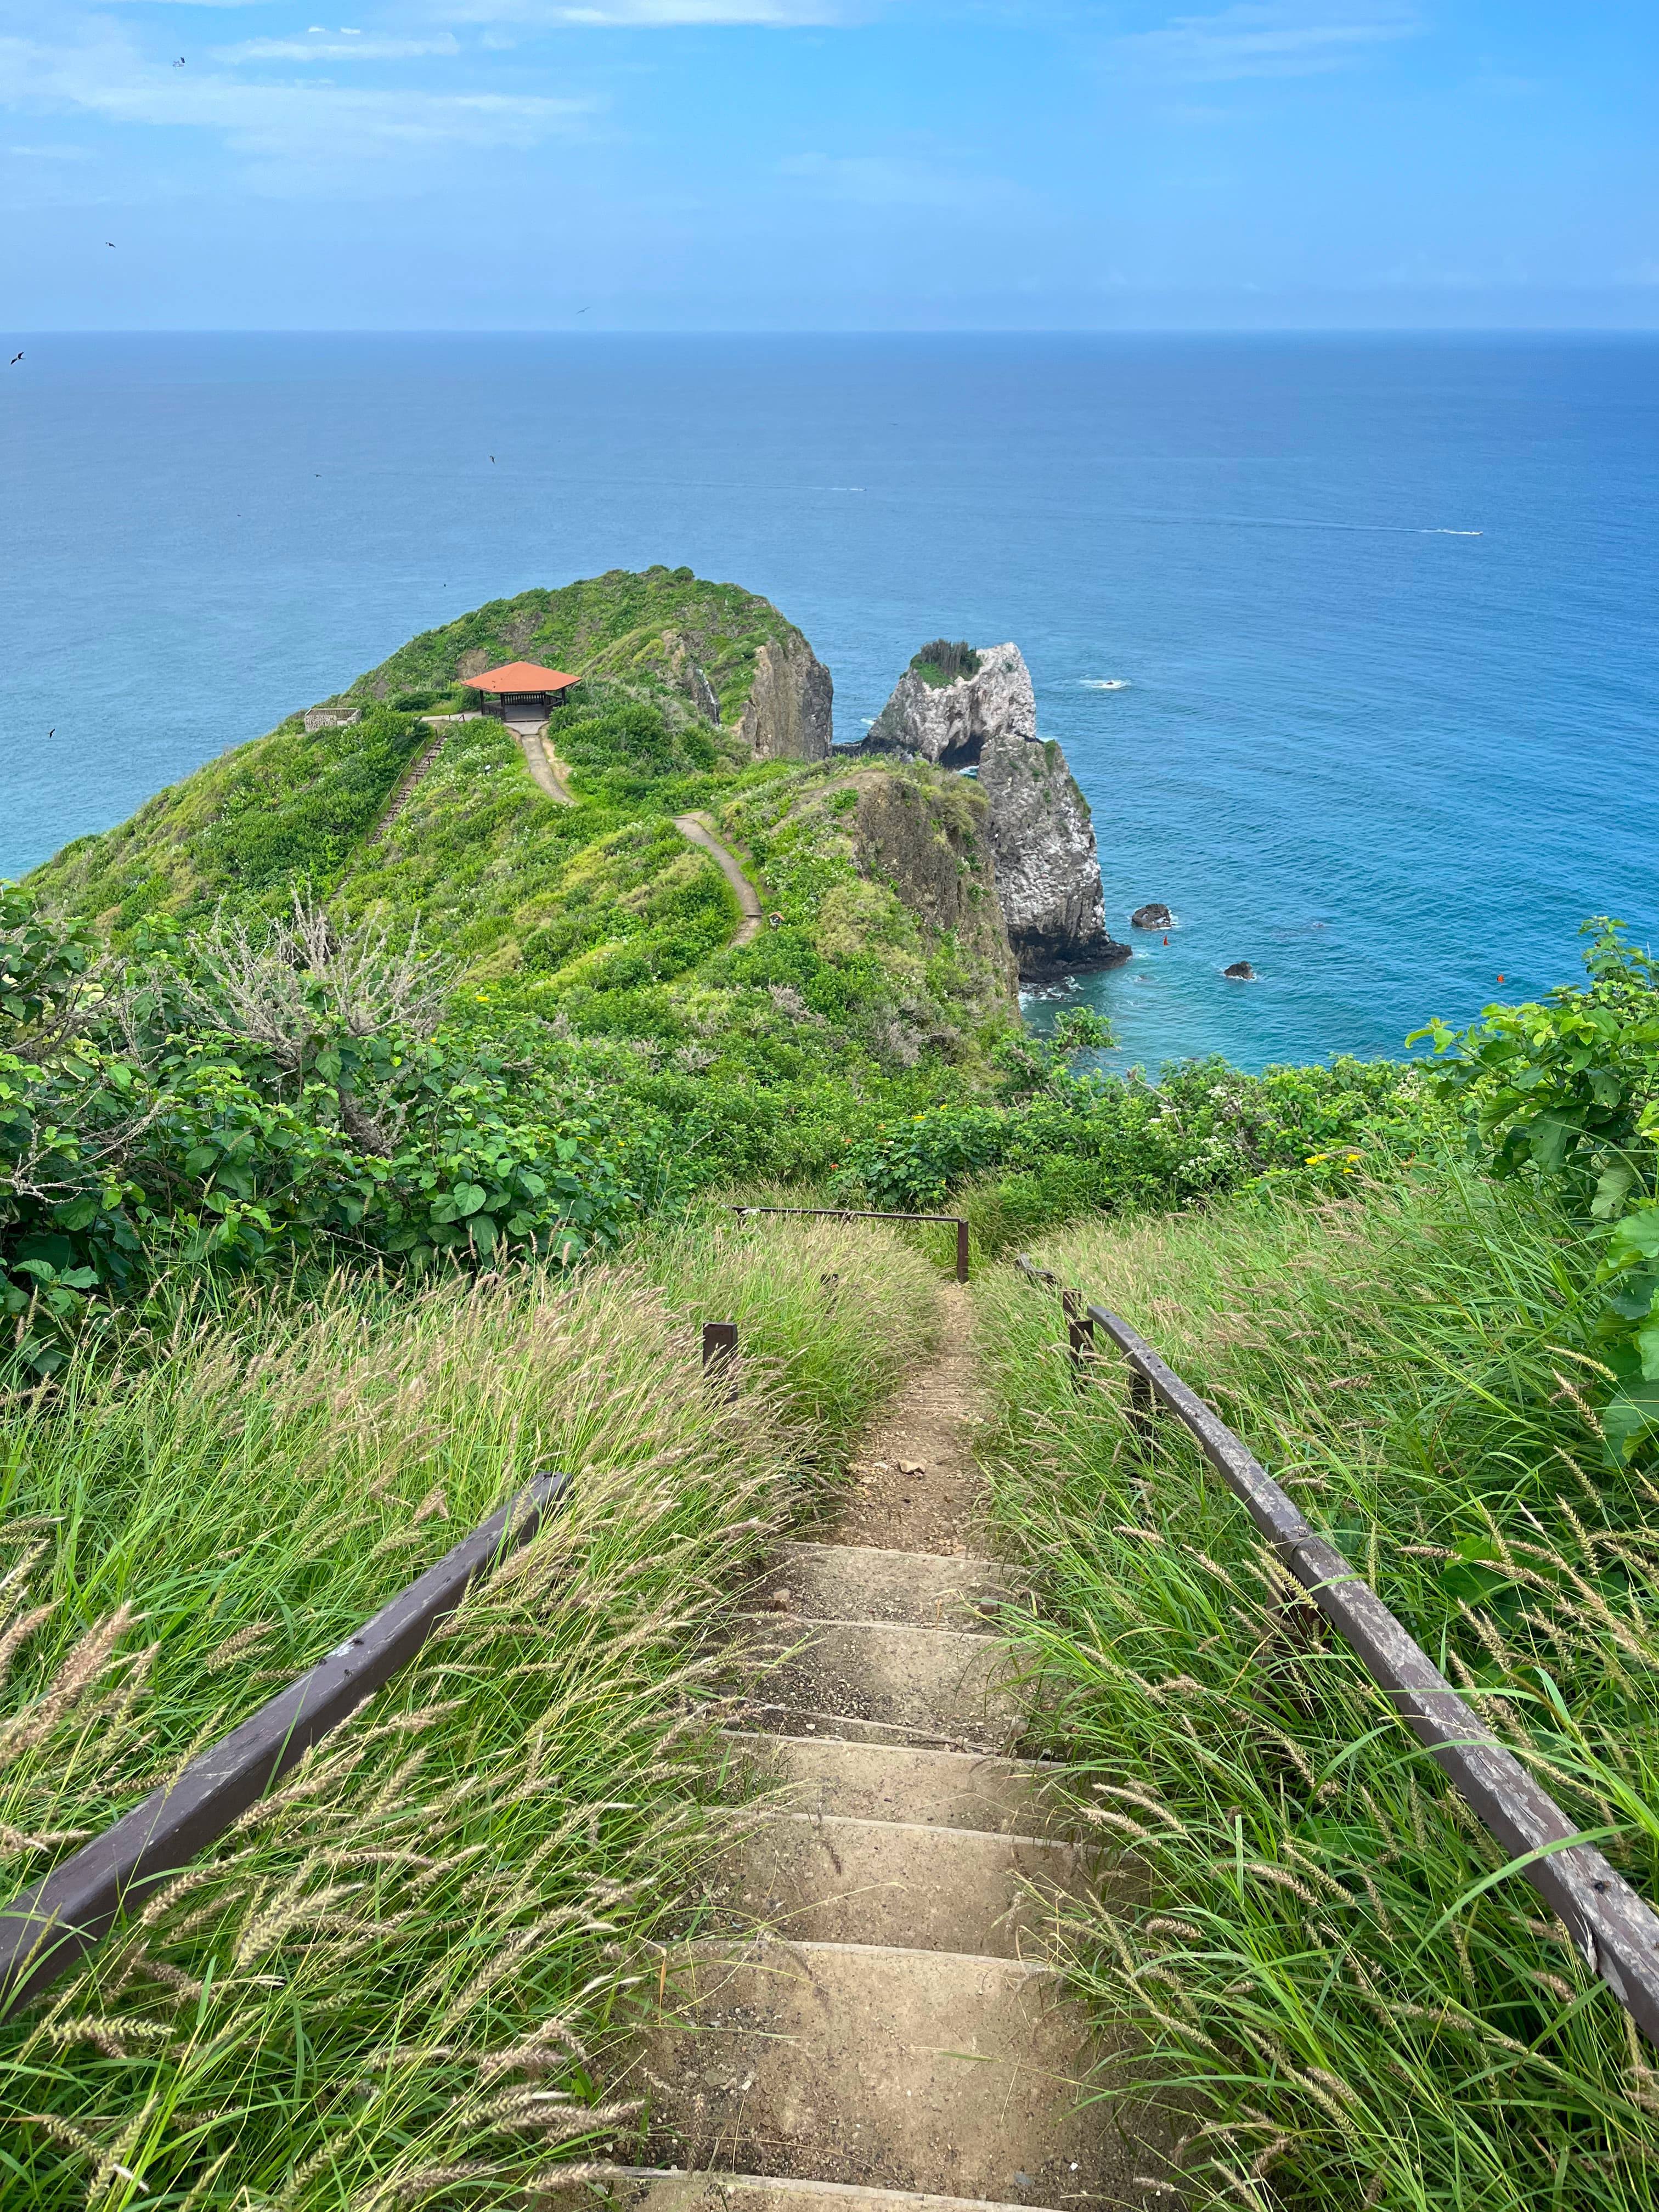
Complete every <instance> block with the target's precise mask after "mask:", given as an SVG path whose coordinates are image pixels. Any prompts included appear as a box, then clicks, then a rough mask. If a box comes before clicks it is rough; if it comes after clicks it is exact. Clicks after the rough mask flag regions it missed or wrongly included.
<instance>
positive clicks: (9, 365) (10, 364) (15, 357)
mask: <svg viewBox="0 0 1659 2212" xmlns="http://www.w3.org/2000/svg"><path fill="white" fill-rule="evenodd" d="M22 358H23V356H22V355H21V353H15V354H13V356H12V357H11V359H10V360H9V362H7V363H6V367H7V368H16V366H17V364H18V362H20V361H21V359H22Z"/></svg>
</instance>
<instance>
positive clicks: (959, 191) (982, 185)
mask: <svg viewBox="0 0 1659 2212" xmlns="http://www.w3.org/2000/svg"><path fill="white" fill-rule="evenodd" d="M778 173H779V174H780V175H781V176H785V177H799V178H800V179H803V181H805V183H807V184H809V185H815V186H816V187H817V191H818V193H819V194H820V196H821V197H823V198H825V199H833V200H844V201H852V202H854V203H856V204H860V205H862V206H865V207H938V208H945V207H948V208H971V207H983V206H985V205H986V204H987V203H989V202H991V201H993V200H1002V199H1006V198H1007V197H1009V195H1010V193H1011V191H1012V186H1011V185H1008V184H1006V182H1005V181H1004V180H1003V179H1001V178H1000V177H984V176H963V174H962V173H960V172H958V171H952V170H948V169H939V168H935V167H932V166H931V165H930V164H929V163H927V162H926V161H915V160H911V159H908V158H907V157H906V156H904V155H891V154H852V155H837V154H793V155H790V156H789V158H788V159H787V161H780V162H779V164H778Z"/></svg>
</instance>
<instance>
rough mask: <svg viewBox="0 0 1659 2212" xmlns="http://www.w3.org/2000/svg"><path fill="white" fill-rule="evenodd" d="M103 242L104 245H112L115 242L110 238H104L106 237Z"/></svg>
mask: <svg viewBox="0 0 1659 2212" xmlns="http://www.w3.org/2000/svg"><path fill="white" fill-rule="evenodd" d="M104 243H105V245H106V246H113V245H114V243H115V240H113V239H112V238H106V240H104Z"/></svg>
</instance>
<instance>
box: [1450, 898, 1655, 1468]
mask: <svg viewBox="0 0 1659 2212" xmlns="http://www.w3.org/2000/svg"><path fill="white" fill-rule="evenodd" d="M1584 929H1585V932H1586V933H1589V932H1592V931H1593V932H1594V933H1595V934H1594V938H1593V940H1592V942H1591V944H1590V945H1589V950H1588V951H1586V953H1585V955H1584V966H1585V969H1586V970H1587V972H1588V975H1589V981H1588V983H1587V984H1584V985H1582V986H1577V987H1575V986H1568V985H1563V986H1561V987H1558V988H1557V989H1556V990H1554V991H1553V992H1552V993H1551V994H1550V996H1549V999H1548V1000H1547V1001H1545V1002H1542V1003H1539V1002H1535V1001H1534V1002H1533V1003H1529V1004H1528V1005H1525V1006H1489V1007H1488V1008H1487V1009H1486V1014H1485V1015H1484V1017H1483V1018H1482V1019H1481V1020H1480V1022H1478V1023H1476V1024H1474V1025H1473V1026H1472V1027H1471V1028H1469V1029H1468V1030H1464V1031H1463V1032H1462V1035H1461V1036H1460V1035H1456V1034H1455V1033H1454V1032H1453V1031H1452V1030H1450V1029H1449V1027H1448V1026H1447V1024H1445V1023H1444V1022H1441V1021H1435V1022H1431V1024H1429V1025H1428V1026H1427V1027H1426V1028H1425V1029H1423V1030H1419V1031H1417V1032H1416V1036H1417V1037H1431V1038H1432V1039H1433V1041H1434V1047H1435V1050H1436V1052H1437V1054H1440V1055H1442V1057H1443V1060H1445V1062H1446V1065H1445V1067H1444V1072H1443V1078H1442V1088H1443V1091H1444V1093H1445V1094H1446V1096H1447V1097H1448V1098H1449V1100H1450V1101H1451V1102H1452V1103H1454V1105H1455V1106H1456V1107H1457V1108H1458V1109H1461V1111H1462V1114H1463V1115H1464V1117H1465V1120H1466V1122H1467V1125H1468V1133H1469V1139H1470V1144H1471V1147H1472V1149H1473V1151H1474V1154H1475V1156H1476V1157H1477V1158H1480V1159H1482V1160H1483V1161H1484V1163H1485V1164H1486V1167H1487V1170H1488V1171H1489V1172H1490V1173H1491V1174H1492V1175H1494V1176H1498V1177H1499V1178H1500V1179H1513V1178H1516V1177H1522V1178H1525V1179H1527V1180H1528V1181H1533V1182H1540V1183H1542V1184H1545V1185H1547V1186H1549V1187H1550V1188H1553V1189H1554V1190H1556V1191H1559V1193H1560V1194H1561V1195H1562V1197H1563V1198H1564V1199H1565V1201H1566V1203H1567V1204H1568V1205H1569V1206H1571V1209H1572V1210H1573V1212H1575V1213H1576V1214H1577V1216H1579V1217H1580V1218H1583V1219H1584V1220H1585V1221H1587V1222H1589V1223H1592V1224H1595V1225H1596V1226H1595V1232H1594V1233H1595V1237H1596V1240H1597V1243H1598V1245H1599V1247H1600V1251H1601V1264H1600V1267H1599V1270H1598V1277H1597V1279H1598V1281H1599V1282H1600V1284H1601V1288H1602V1292H1603V1302H1602V1308H1601V1314H1600V1316H1599V1318H1598V1322H1597V1326H1596V1328H1595V1331H1594V1333H1593V1336H1592V1339H1591V1341H1590V1347H1589V1348H1590V1350H1591V1351H1592V1352H1594V1354H1595V1363H1596V1365H1597V1366H1598V1367H1599V1370H1600V1376H1601V1380H1602V1381H1603V1382H1604V1383H1607V1384H1609V1385H1611V1386H1612V1387H1611V1389H1604V1390H1603V1391H1602V1392H1601V1398H1602V1404H1601V1422H1602V1425H1603V1429H1604V1431H1605V1445H1606V1450H1607V1455H1608V1456H1609V1457H1610V1458H1611V1459H1613V1461H1615V1462H1617V1461H1620V1460H1624V1459H1628V1458H1629V1456H1630V1455H1631V1454H1632V1452H1633V1451H1634V1450H1635V1449H1636V1448H1637V1446H1638V1444H1639V1443H1642V1441H1643V1440H1644V1438H1645V1437H1650V1436H1652V1435H1654V1434H1655V1433H1656V1431H1659V1173H1656V1170H1659V1158H1656V1155H1655V1147H1656V1146H1659V961H1656V960H1655V959H1653V958H1652V957H1650V955H1648V954H1647V953H1645V952H1641V951H1637V950H1636V948H1635V947H1634V946H1632V945H1627V944H1626V942H1625V940H1624V937H1623V925H1622V924H1621V923H1619V922H1615V921H1611V920H1609V919H1608V918H1607V917H1606V916H1601V917H1599V918H1598V919H1597V920H1596V921H1589V922H1586V923H1585V924H1584ZM1415 1041H1416V1039H1415V1037H1414V1038H1413V1040H1412V1042H1415Z"/></svg>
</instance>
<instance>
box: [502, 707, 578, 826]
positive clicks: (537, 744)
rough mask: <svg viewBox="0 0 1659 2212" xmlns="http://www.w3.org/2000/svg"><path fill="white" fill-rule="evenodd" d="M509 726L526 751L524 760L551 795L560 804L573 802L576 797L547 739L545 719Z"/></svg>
mask: <svg viewBox="0 0 1659 2212" xmlns="http://www.w3.org/2000/svg"><path fill="white" fill-rule="evenodd" d="M507 728H508V729H509V730H511V731H512V732H513V736H514V737H515V738H517V739H518V741H519V749H520V751H521V752H522V753H523V755H524V764H525V766H526V768H527V769H529V770H530V773H531V775H532V776H534V778H535V779H536V781H537V782H538V784H539V785H540V786H541V788H542V789H543V790H544V792H545V793H547V795H548V797H549V798H550V799H552V800H553V801H554V802H555V803H556V805H560V806H574V805H575V803H576V802H575V800H574V799H573V798H572V797H571V795H570V793H569V792H568V791H567V790H566V788H565V783H564V777H563V775H562V772H561V764H560V763H559V761H558V760H557V759H556V757H555V755H554V753H553V750H552V748H551V747H550V745H549V744H548V742H547V725H546V723H545V722H536V723H529V722H509V723H508V724H507Z"/></svg>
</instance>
